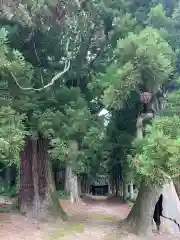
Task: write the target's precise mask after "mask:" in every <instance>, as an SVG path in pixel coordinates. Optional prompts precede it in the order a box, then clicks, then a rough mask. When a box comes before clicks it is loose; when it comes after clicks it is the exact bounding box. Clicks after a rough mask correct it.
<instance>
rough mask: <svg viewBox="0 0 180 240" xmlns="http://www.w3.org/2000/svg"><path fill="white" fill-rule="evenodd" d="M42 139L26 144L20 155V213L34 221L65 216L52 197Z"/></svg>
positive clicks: (45, 146)
mask: <svg viewBox="0 0 180 240" xmlns="http://www.w3.org/2000/svg"><path fill="white" fill-rule="evenodd" d="M47 149H48V144H47V141H46V140H44V139H38V140H31V139H29V140H28V141H27V144H26V146H25V148H24V151H23V153H22V156H21V167H20V193H19V207H20V212H21V213H24V214H26V215H27V216H30V217H35V218H36V219H37V220H41V219H46V220H47V219H48V218H49V215H52V216H57V217H58V216H59V217H62V218H63V217H65V213H64V212H63V210H62V209H61V207H60V204H59V200H58V198H57V196H56V191H55V184H54V179H53V176H52V167H51V164H50V161H49V158H48V152H47Z"/></svg>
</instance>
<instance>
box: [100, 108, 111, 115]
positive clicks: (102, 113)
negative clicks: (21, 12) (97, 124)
mask: <svg viewBox="0 0 180 240" xmlns="http://www.w3.org/2000/svg"><path fill="white" fill-rule="evenodd" d="M108 113H109V112H108V111H107V110H106V109H105V108H103V109H102V110H101V111H100V113H99V116H103V115H106V114H108Z"/></svg>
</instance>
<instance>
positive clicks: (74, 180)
mask: <svg viewBox="0 0 180 240" xmlns="http://www.w3.org/2000/svg"><path fill="white" fill-rule="evenodd" d="M66 192H67V194H68V196H69V197H70V201H71V203H74V202H79V201H80V198H79V190H78V177H77V174H76V173H75V171H73V168H72V165H71V164H67V166H66Z"/></svg>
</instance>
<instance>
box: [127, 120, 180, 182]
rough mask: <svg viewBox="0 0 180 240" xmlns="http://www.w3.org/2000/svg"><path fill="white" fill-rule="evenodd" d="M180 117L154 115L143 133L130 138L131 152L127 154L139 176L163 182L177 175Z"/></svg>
mask: <svg viewBox="0 0 180 240" xmlns="http://www.w3.org/2000/svg"><path fill="white" fill-rule="evenodd" d="M179 125H180V118H179V117H178V116H174V117H156V118H155V119H154V120H153V122H152V126H151V127H150V126H149V127H148V129H147V132H146V136H145V137H144V138H143V139H140V140H139V139H137V140H136V141H135V142H134V147H135V156H134V157H133V158H130V159H129V160H130V162H131V166H133V168H134V170H135V172H136V174H137V176H138V178H139V179H141V180H143V181H145V182H146V183H148V184H151V185H153V186H154V185H155V186H156V185H160V186H161V185H163V184H164V182H165V181H167V180H168V179H169V177H172V178H173V177H175V176H176V175H179V173H180V169H179V166H180V165H179V164H180V158H179V156H180V155H179V153H180V131H179V127H178V126H179Z"/></svg>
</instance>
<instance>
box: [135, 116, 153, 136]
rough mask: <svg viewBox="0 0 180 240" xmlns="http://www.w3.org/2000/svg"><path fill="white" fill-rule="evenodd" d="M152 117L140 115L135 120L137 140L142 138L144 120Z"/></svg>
mask: <svg viewBox="0 0 180 240" xmlns="http://www.w3.org/2000/svg"><path fill="white" fill-rule="evenodd" d="M153 117H154V115H153V113H146V114H144V113H143V114H141V115H140V116H139V117H138V118H137V123H136V129H137V138H140V139H141V138H143V122H144V121H145V120H149V119H152V118H153Z"/></svg>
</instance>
